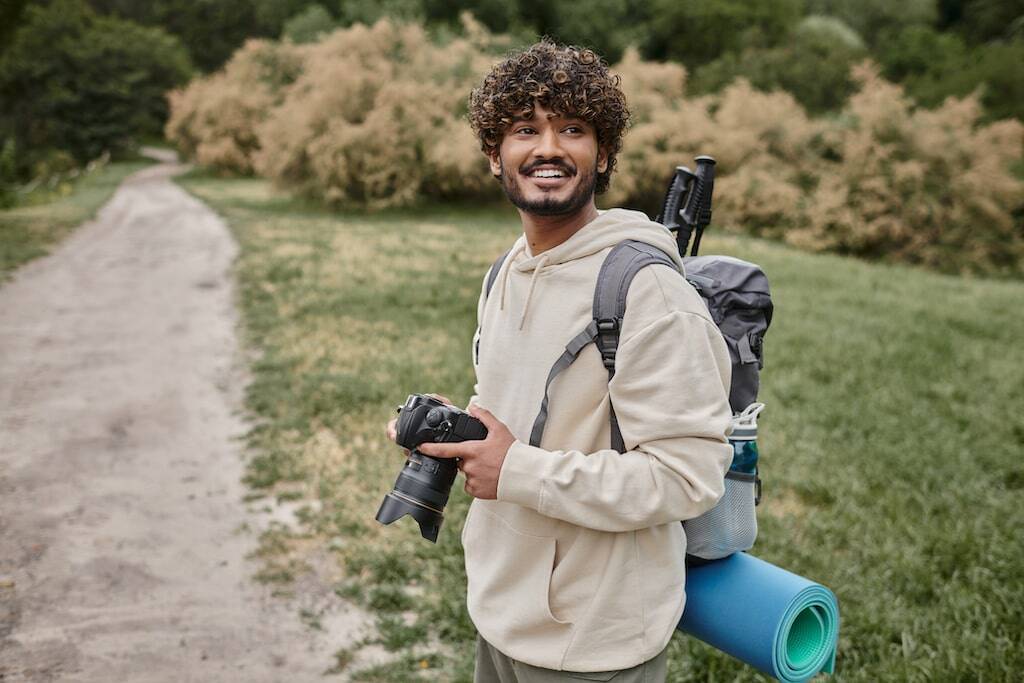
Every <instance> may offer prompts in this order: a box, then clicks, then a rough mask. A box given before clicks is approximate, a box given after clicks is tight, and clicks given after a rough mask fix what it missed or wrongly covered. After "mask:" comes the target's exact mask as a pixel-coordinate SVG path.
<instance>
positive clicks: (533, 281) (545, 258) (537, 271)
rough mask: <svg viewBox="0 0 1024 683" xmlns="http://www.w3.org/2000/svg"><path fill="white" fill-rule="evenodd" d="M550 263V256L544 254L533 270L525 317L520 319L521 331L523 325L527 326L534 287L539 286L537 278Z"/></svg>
mask: <svg viewBox="0 0 1024 683" xmlns="http://www.w3.org/2000/svg"><path fill="white" fill-rule="evenodd" d="M547 263H548V255H547V254H544V255H542V256H541V257H540V259H539V260H538V261H537V267H536V268H534V269H533V277H531V278H530V289H529V290H527V292H526V304H525V305H524V306H523V317H522V318H520V319H519V329H520V330H521V329H523V325H524V324H526V315H527V314H528V313H529V312H530V301H532V300H533V286H534V285H535V284H537V276H538V275H540V271H541V268H543V267H544V266H546V265H547Z"/></svg>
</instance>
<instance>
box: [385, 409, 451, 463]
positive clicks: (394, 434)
mask: <svg viewBox="0 0 1024 683" xmlns="http://www.w3.org/2000/svg"><path fill="white" fill-rule="evenodd" d="M426 395H427V396H430V397H432V398H436V399H437V400H438V401H440V402H441V403H446V404H448V405H454V404H453V403H452V401H451V399H450V398H448V397H447V396H442V395H441V394H426ZM385 429H386V430H387V433H388V438H389V439H390V440H392V441H398V418H397V417H393V418H391V419H390V420H388V425H387V427H386V428H385ZM402 450H403V451H405V453H406V455H408V454H409V451H407V450H406V449H404V448H403V449H402Z"/></svg>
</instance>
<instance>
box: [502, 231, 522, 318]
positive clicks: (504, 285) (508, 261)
mask: <svg viewBox="0 0 1024 683" xmlns="http://www.w3.org/2000/svg"><path fill="white" fill-rule="evenodd" d="M525 249H526V246H525V245H523V244H519V245H518V246H516V248H515V249H513V250H512V253H510V254H509V255H508V256H506V257H505V264H506V265H505V274H504V277H502V278H501V298H500V300H499V302H498V304H499V305H498V310H499V311H504V310H505V290H506V289H508V276H509V273H511V272H512V264H513V263H515V261H516V257H517V256H519V254H520V252H522V251H524V250H525Z"/></svg>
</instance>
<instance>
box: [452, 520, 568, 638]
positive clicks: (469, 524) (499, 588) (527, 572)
mask: <svg viewBox="0 0 1024 683" xmlns="http://www.w3.org/2000/svg"><path fill="white" fill-rule="evenodd" d="M463 531H464V534H463V547H464V550H465V555H466V576H467V579H468V586H467V604H468V607H469V613H470V616H471V617H472V618H473V623H474V624H476V627H477V629H478V630H479V631H480V632H481V634H482V635H483V636H484V638H485V639H487V640H488V642H490V643H492V644H494V645H495V646H497V647H501V645H502V644H506V647H507V644H508V643H526V642H530V643H536V644H538V645H539V644H541V643H544V642H545V641H546V642H547V646H548V647H550V646H551V645H553V644H555V642H556V641H558V640H560V639H561V638H562V637H565V635H567V632H568V631H569V630H571V629H572V624H571V623H570V622H566V621H561V620H559V619H557V618H556V617H555V616H554V614H552V613H551V605H550V602H549V593H550V590H551V574H552V572H553V570H554V563H555V539H553V538H547V537H543V536H532V535H529V534H524V533H522V532H520V531H517V530H515V529H513V528H512V527H511V526H509V524H508V523H507V522H505V520H503V519H502V518H500V517H498V516H497V515H495V514H494V513H492V512H491V511H490V510H488V509H487V508H486V507H485V505H484V504H482V503H480V502H479V501H477V502H475V503H474V505H473V514H472V515H470V516H469V518H468V519H467V520H466V526H465V528H464V529H463Z"/></svg>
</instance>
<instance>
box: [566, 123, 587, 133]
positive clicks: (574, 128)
mask: <svg viewBox="0 0 1024 683" xmlns="http://www.w3.org/2000/svg"><path fill="white" fill-rule="evenodd" d="M563 132H565V133H568V134H570V135H583V133H584V132H586V131H584V130H583V126H580V125H577V124H575V123H574V124H571V125H568V126H566V127H565V128H564V129H563Z"/></svg>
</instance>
